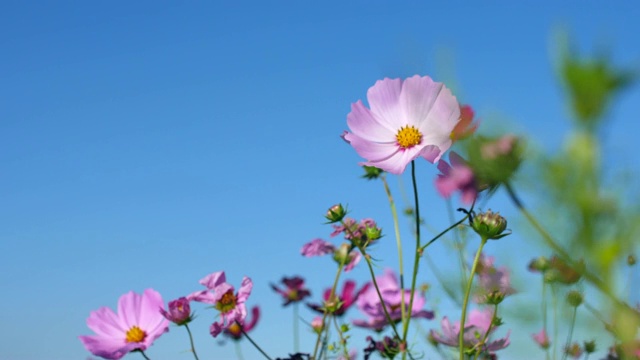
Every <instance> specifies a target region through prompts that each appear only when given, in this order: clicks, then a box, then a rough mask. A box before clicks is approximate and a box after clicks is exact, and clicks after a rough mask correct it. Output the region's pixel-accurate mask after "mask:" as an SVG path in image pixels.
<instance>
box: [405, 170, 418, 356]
mask: <svg viewBox="0 0 640 360" xmlns="http://www.w3.org/2000/svg"><path fill="white" fill-rule="evenodd" d="M411 182H412V184H413V201H414V206H415V212H416V250H415V254H414V260H413V275H412V276H411V293H410V295H409V308H408V314H407V321H406V322H404V323H403V329H402V343H403V344H406V343H407V334H408V333H409V323H410V321H409V320H410V318H411V309H412V308H413V299H414V298H415V293H416V280H417V278H418V266H419V265H420V254H422V251H421V249H420V206H419V202H418V184H417V182H416V165H415V161H411ZM403 292H404V291H403ZM406 353H407V352H406V351H404V352H403V353H402V358H403V359H405V358H406Z"/></svg>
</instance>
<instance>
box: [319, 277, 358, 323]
mask: <svg viewBox="0 0 640 360" xmlns="http://www.w3.org/2000/svg"><path fill="white" fill-rule="evenodd" d="M370 285H371V284H370V283H367V284H365V285H364V286H363V287H362V288H361V289H360V290H358V291H356V283H355V281H353V280H347V281H345V282H344V285H342V292H341V293H339V294H336V296H337V297H338V300H339V301H340V302H342V306H340V308H339V309H338V310H336V311H334V312H333V315H335V316H342V315H344V314H345V313H346V312H347V310H349V308H350V307H351V305H353V304H354V303H355V301H356V300H358V297H359V296H360V295H361V294H362V293H363V292H365V291H367V289H368V288H369V286H370ZM329 296H331V288H328V289H325V291H324V294H323V295H322V299H323V300H324V301H325V302H326V301H328V300H329ZM307 306H308V307H310V308H311V309H312V310H315V311H317V312H319V313H321V314H322V313H324V310H323V309H322V307H323V304H311V303H307Z"/></svg>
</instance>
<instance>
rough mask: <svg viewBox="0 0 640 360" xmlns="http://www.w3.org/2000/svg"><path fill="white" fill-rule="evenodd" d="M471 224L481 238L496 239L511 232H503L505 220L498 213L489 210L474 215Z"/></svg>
mask: <svg viewBox="0 0 640 360" xmlns="http://www.w3.org/2000/svg"><path fill="white" fill-rule="evenodd" d="M471 226H472V227H473V230H475V232H476V233H477V234H478V235H480V236H481V237H482V238H483V239H492V240H497V239H500V238H502V237H505V236H507V235H509V234H511V232H509V233H506V234H503V232H504V231H505V230H506V228H507V220H506V219H505V218H503V217H502V216H500V213H495V214H494V213H493V212H491V210H488V211H487V212H484V213H480V214H478V215H476V216H474V217H473V221H472V223H471Z"/></svg>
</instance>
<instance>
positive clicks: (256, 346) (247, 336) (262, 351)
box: [238, 324, 272, 360]
mask: <svg viewBox="0 0 640 360" xmlns="http://www.w3.org/2000/svg"><path fill="white" fill-rule="evenodd" d="M238 326H240V331H242V335H244V337H246V338H247V340H249V342H250V343H251V345H253V346H254V347H255V348H256V349H258V351H260V353H261V354H262V356H264V357H265V358H267V360H272V359H271V358H270V357H269V355H267V353H266V352H264V350H262V348H261V347H260V346H258V344H256V342H255V341H253V339H252V338H251V336H249V335H248V334H247V332H246V331H244V329H243V328H242V326H241V325H240V324H238Z"/></svg>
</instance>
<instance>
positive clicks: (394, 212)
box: [381, 176, 408, 327]
mask: <svg viewBox="0 0 640 360" xmlns="http://www.w3.org/2000/svg"><path fill="white" fill-rule="evenodd" d="M381 178H382V184H383V185H384V191H385V193H386V194H387V198H388V199H389V206H390V207H391V215H392V216H393V229H394V232H395V235H396V247H397V248H398V273H399V275H400V290H401V293H400V297H401V299H400V314H401V316H402V326H403V327H404V326H405V322H407V321H408V318H407V317H406V315H407V308H406V305H405V303H404V265H403V263H402V241H401V239H400V222H399V221H398V211H397V209H396V204H395V201H394V200H393V196H392V195H391V189H389V184H388V183H387V178H386V176H382V177H381Z"/></svg>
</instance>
